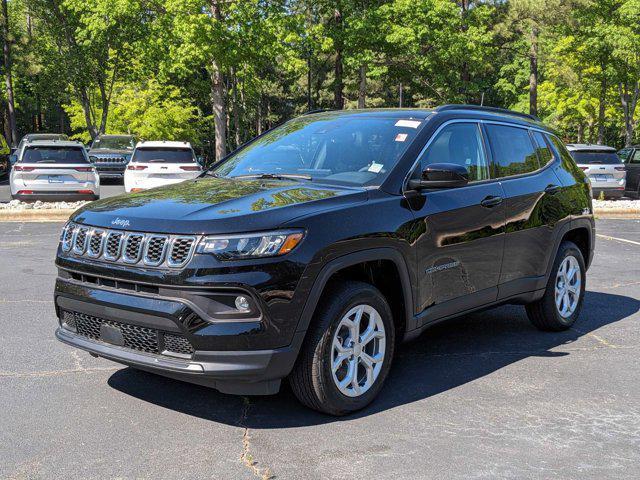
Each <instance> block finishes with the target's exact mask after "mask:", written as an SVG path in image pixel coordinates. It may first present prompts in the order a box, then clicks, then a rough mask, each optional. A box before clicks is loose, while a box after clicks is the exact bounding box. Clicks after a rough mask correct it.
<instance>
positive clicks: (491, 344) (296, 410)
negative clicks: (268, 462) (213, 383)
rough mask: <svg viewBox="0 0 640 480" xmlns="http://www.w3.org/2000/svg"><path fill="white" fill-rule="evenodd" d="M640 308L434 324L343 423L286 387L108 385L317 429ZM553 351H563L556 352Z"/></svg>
mask: <svg viewBox="0 0 640 480" xmlns="http://www.w3.org/2000/svg"><path fill="white" fill-rule="evenodd" d="M638 310H640V301H639V300H637V299H634V298H631V297H626V296H622V295H614V294H609V293H601V292H587V294H586V297H585V304H584V306H583V309H582V314H581V317H580V319H579V320H578V322H577V324H576V326H575V327H574V328H571V329H570V330H568V331H566V332H558V333H552V332H540V331H538V330H536V329H535V328H534V327H533V326H532V325H531V324H530V323H529V321H528V320H527V317H526V314H525V312H524V308H523V307H519V306H504V307H499V308H496V309H492V310H487V311H484V312H480V313H475V314H470V315H466V316H464V317H461V318H459V319H456V320H451V321H449V322H445V323H442V324H440V325H436V326H434V327H433V328H431V329H429V330H427V331H426V332H425V333H424V334H423V335H422V336H421V337H420V338H418V339H417V340H415V341H413V342H411V343H408V344H405V345H400V347H399V349H398V350H397V352H396V358H395V360H394V365H393V368H392V369H391V373H390V375H389V378H388V379H387V382H386V385H385V387H384V388H383V390H382V391H381V392H380V394H379V396H378V398H377V399H376V400H374V401H373V403H372V404H371V405H369V407H367V408H366V409H364V410H362V411H360V412H357V413H355V414H353V415H350V416H348V417H343V418H336V417H331V416H327V415H323V414H320V413H317V412H314V411H312V410H309V409H307V408H306V407H304V406H303V405H301V404H300V403H298V401H297V400H296V398H295V397H294V395H293V394H292V392H291V390H290V389H289V387H288V385H287V384H286V381H285V382H283V388H282V389H281V391H280V393H279V394H277V395H273V396H266V397H248V398H243V397H237V396H232V395H224V394H221V393H219V392H217V391H215V390H212V389H208V388H205V387H200V386H197V385H192V384H189V383H184V382H180V381H177V380H171V379H167V378H164V377H161V376H159V375H154V374H151V373H146V372H142V371H138V370H135V369H133V368H123V369H122V370H119V371H117V372H115V373H114V374H113V375H112V376H111V377H110V378H109V385H110V386H111V387H113V388H114V389H116V390H118V391H120V392H122V393H125V394H127V395H131V396H133V397H136V398H138V399H140V400H143V401H145V402H149V403H152V404H155V405H157V406H160V407H163V408H169V409H172V410H175V411H178V412H181V413H184V414H187V415H192V416H195V417H199V418H203V419H205V420H210V421H213V422H222V423H225V424H229V425H236V426H242V427H248V428H256V429H261V428H287V427H300V426H309V425H317V424H322V423H329V422H335V421H340V420H342V419H344V418H346V419H350V418H359V417H366V416H369V415H373V414H376V413H379V412H382V411H385V410H388V409H391V408H394V407H397V406H400V405H404V404H408V403H411V402H414V401H418V400H422V399H425V398H428V397H431V396H433V395H437V394H439V393H441V392H444V391H447V390H450V389H454V388H456V387H458V386H460V385H464V384H466V383H468V382H472V381H474V380H476V379H478V378H481V377H483V376H485V375H489V374H490V373H492V372H495V371H496V370H499V369H501V368H503V367H505V366H507V365H510V364H512V363H514V362H517V361H519V360H522V359H525V358H528V357H560V356H565V355H571V346H570V344H571V343H573V342H575V341H576V340H578V339H579V338H581V337H583V336H585V335H587V334H589V333H590V332H593V331H595V330H597V329H599V328H601V327H604V326H606V325H609V324H612V323H615V322H618V321H620V320H623V319H625V318H627V317H629V316H631V315H633V314H634V313H636V312H638ZM590 341H591V339H590ZM593 342H594V343H593V345H591V346H592V347H593V348H599V347H602V348H604V345H602V344H601V343H599V342H598V341H597V340H596V339H593ZM556 347H562V348H560V349H559V350H558V351H555V350H553V349H554V348H556Z"/></svg>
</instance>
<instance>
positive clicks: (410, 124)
mask: <svg viewBox="0 0 640 480" xmlns="http://www.w3.org/2000/svg"><path fill="white" fill-rule="evenodd" d="M421 123H422V122H421V121H419V120H398V121H397V122H396V127H407V128H418V127H419V126H420V124H421Z"/></svg>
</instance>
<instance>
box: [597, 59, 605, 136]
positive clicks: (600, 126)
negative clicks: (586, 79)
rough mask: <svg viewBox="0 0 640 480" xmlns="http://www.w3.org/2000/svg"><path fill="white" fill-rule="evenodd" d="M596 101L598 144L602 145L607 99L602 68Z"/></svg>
mask: <svg viewBox="0 0 640 480" xmlns="http://www.w3.org/2000/svg"><path fill="white" fill-rule="evenodd" d="M598 101H599V104H598V145H602V144H603V143H604V121H605V118H604V112H605V107H606V101H607V76H606V75H605V71H604V68H603V70H602V78H600V98H599V99H598Z"/></svg>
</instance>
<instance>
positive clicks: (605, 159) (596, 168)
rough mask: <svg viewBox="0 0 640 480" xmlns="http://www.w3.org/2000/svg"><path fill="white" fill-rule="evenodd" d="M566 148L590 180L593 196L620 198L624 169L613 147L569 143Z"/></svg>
mask: <svg viewBox="0 0 640 480" xmlns="http://www.w3.org/2000/svg"><path fill="white" fill-rule="evenodd" d="M567 150H569V153H570V154H571V156H572V157H573V159H574V160H575V161H576V163H577V164H578V166H579V167H580V168H581V169H582V170H583V171H584V173H585V174H586V175H587V177H588V178H589V181H590V182H591V188H592V190H593V197H594V198H598V197H599V196H600V195H601V194H602V195H604V197H605V198H620V197H622V196H623V195H624V191H625V187H626V176H627V173H626V169H625V167H624V164H623V163H622V160H620V157H618V155H617V153H616V150H615V148H612V147H607V146H604V145H590V144H578V143H570V144H569V145H567Z"/></svg>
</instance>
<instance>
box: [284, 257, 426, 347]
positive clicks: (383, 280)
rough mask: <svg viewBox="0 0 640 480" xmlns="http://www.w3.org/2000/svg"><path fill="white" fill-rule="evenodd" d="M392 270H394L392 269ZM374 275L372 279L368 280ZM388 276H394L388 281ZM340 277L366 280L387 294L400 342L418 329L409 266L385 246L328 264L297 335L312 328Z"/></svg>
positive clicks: (308, 302)
mask: <svg viewBox="0 0 640 480" xmlns="http://www.w3.org/2000/svg"><path fill="white" fill-rule="evenodd" d="M374 265H380V266H381V267H382V271H376V272H373V271H372V267H373V266H374ZM390 268H393V270H389V269H390ZM372 274H373V275H374V277H373V279H372V278H371V277H368V275H372ZM385 274H391V275H392V276H391V278H388V277H387V276H386V275H385ZM393 275H395V278H394V276H393ZM341 278H342V279H347V280H360V281H365V282H367V283H369V284H372V285H374V286H375V287H376V288H378V289H379V290H380V291H381V292H382V294H383V295H385V298H386V299H387V301H388V302H389V306H390V307H391V310H392V312H393V314H394V324H395V327H396V333H397V335H396V338H397V339H399V340H400V339H402V338H403V337H404V333H405V332H406V331H407V330H410V329H413V328H415V326H414V325H413V323H414V321H413V320H414V316H413V298H414V296H413V290H412V286H411V280H410V277H409V270H408V267H407V263H406V261H405V259H404V257H403V255H402V254H401V253H400V252H399V251H398V250H396V249H394V248H389V247H385V248H374V249H367V250H361V251H357V252H352V253H349V254H346V255H342V256H340V257H338V258H336V259H334V260H332V261H330V262H329V263H327V264H326V265H325V266H324V267H323V268H322V270H321V271H320V272H319V273H318V275H317V276H316V279H315V281H314V283H313V287H312V289H311V293H310V295H309V298H308V299H307V301H306V303H305V306H304V308H303V311H302V315H301V317H300V320H299V322H298V328H297V332H305V331H306V330H307V329H308V328H309V325H310V324H311V320H312V318H313V314H314V313H315V311H316V308H317V306H318V304H319V303H320V300H321V298H322V294H323V293H324V292H325V291H326V289H327V287H328V286H329V285H330V283H331V282H332V281H336V280H339V279H341ZM372 280H373V281H372ZM396 281H399V282H398V283H396V285H395V287H394V286H393V283H394V282H396Z"/></svg>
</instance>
